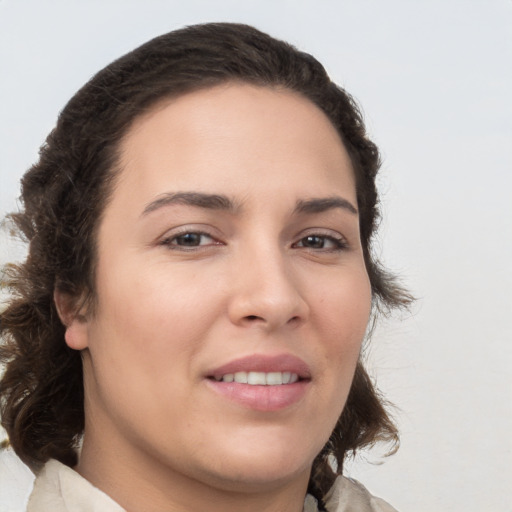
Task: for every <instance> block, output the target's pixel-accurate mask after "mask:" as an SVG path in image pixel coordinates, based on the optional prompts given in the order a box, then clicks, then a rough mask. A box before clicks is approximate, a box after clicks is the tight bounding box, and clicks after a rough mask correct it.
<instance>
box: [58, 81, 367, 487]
mask: <svg viewBox="0 0 512 512" xmlns="http://www.w3.org/2000/svg"><path fill="white" fill-rule="evenodd" d="M120 167H121V169H122V170H121V172H120V175H119V177H118V179H117V181H116V186H115V189H114V192H113V195H112V197H111V199H110V201H109V204H108V205H107V207H106V209H105V212H104V215H103V218H102V220H101V223H100V227H99V232H98V249H97V250H98V265H97V274H96V284H97V296H98V303H97V308H96V310H95V314H94V316H89V317H88V318H87V319H86V320H85V321H81V322H80V321H78V320H76V321H74V322H73V324H72V325H70V326H69V328H68V331H67V341H68V343H69V344H70V345H71V346H72V347H74V348H77V349H84V348H85V349H86V350H85V351H84V353H83V356H84V375H85V387H86V418H87V420H86V431H85V444H84V449H85V447H87V446H88V447H89V448H90V447H91V446H94V449H93V450H92V453H95V454H96V455H95V456H96V457H99V458H102V457H103V458H106V459H108V457H109V454H110V455H112V457H113V458H114V459H116V458H117V459H119V458H121V460H122V461H123V464H124V467H126V468H129V467H130V466H133V465H136V466H137V467H138V468H142V467H144V468H146V469H147V471H149V472H150V471H151V469H149V468H155V467H159V468H161V469H162V468H165V471H166V472H167V473H168V474H169V475H175V476H176V477H178V476H179V478H180V479H182V481H184V480H183V479H186V480H190V481H192V480H193V481H195V482H202V483H206V484H208V485H209V486H216V487H218V488H225V489H229V488H236V489H243V488H244V486H247V487H248V488H258V486H262V487H263V488H264V487H265V486H267V485H274V484H275V483H276V482H283V483H284V482H287V481H292V480H293V479H301V481H307V478H308V475H309V470H310V468H311V465H312V462H313V459H314V457H315V456H316V455H317V453H318V452H319V451H320V450H321V448H322V447H323V445H324V443H325V442H326V441H327V439H328V438H329V435H330V434H331V432H332V430H333V428H334V425H335V423H336V420H337V419H338V417H339V415H340V413H341V411H342V408H343V406H344V404H345V401H346V398H347V394H348V391H349V388H350V384H351V381H352V377H353V374H354V369H355V365H356V361H357V359H358V355H359V351H360V346H361V341H362V339H363V337H364V334H365V329H366V325H367V321H368V315H369V311H370V285H369V281H368V275H367V272H366V269H365V264H364V261H363V254H362V249H361V243H360V238H359V218H358V213H357V210H356V208H357V201H356V191H355V184H354V176H353V170H352V167H351V163H350V160H349V157H348V155H347V152H346V150H345V148H344V147H343V144H342V142H341V141H340V138H339V136H338V135H337V133H336V131H335V129H334V128H333V126H332V125H331V124H330V122H329V121H328V119H327V118H326V116H325V115H324V114H323V113H322V112H321V111H320V110H319V109H318V108H317V107H316V106H314V105H313V104H312V103H311V102H310V101H308V100H306V99H304V98H303V97H301V96H299V95H297V94H295V93H293V92H290V91H286V90H274V89H268V88H261V87H255V86H250V85H241V84H228V85H224V86H221V87H215V88H211V89H207V90H201V91H199V92H194V93H191V94H188V95H185V96H182V97H179V98H178V99H175V100H172V101H169V102H167V103H165V104H162V105H160V106H159V107H158V108H155V109H153V110H152V111H151V112H150V113H148V114H146V115H144V116H142V117H141V118H139V119H138V120H137V121H136V122H135V124H134V125H133V127H132V128H131V129H130V131H129V132H128V134H127V136H126V137H125V138H124V140H123V142H122V144H121V158H120ZM89 448H88V449H89ZM90 453H91V450H89V455H90ZM120 454H121V455H120ZM126 471H128V469H126ZM233 485H235V486H236V487H233Z"/></svg>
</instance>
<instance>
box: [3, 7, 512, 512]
mask: <svg viewBox="0 0 512 512" xmlns="http://www.w3.org/2000/svg"><path fill="white" fill-rule="evenodd" d="M203 21H243V22H247V23H250V24H253V25H255V26H257V27H258V28H261V29H263V30H265V31H267V32H269V33H271V34H272V35H274V36H277V37H280V38H283V39H286V40H288V41H290V42H292V43H294V44H296V45H297V46H299V47H300V48H301V49H304V50H306V51H308V52H310V53H312V54H313V55H315V56H316V57H317V58H319V60H321V61H322V62H323V63H324V64H325V66H326V67H327V69H328V71H329V72H330V73H331V75H332V76H333V78H334V79H335V80H336V81H338V82H339V83H340V84H341V85H343V86H345V87H346V88H347V89H348V90H349V91H350V92H351V93H353V94H354V95H355V97H356V98H357V99H358V100H359V101H360V103H361V104H362V106H363V110H364V112H365V117H366V120H367V123H368V126H369V129H370V132H371V134H372V136H373V137H374V139H375V140H376V142H377V143H378V144H379V146H380V147H381V149H382V152H383V156H384V165H383V170H382V176H381V178H380V189H381V191H382V200H383V209H384V215H385V217H384V222H383V224H382V229H381V236H380V249H381V250H382V255H383V259H384V261H385V262H386V263H387V264H388V265H389V266H390V267H391V268H392V269H394V270H395V271H398V272H399V273H400V274H402V276H403V277H404V280H405V282H406V283H407V285H408V286H409V287H410V288H411V289H412V291H413V293H414V294H415V295H416V296H417V297H418V298H419V300H418V303H417V304H416V306H415V308H414V309H413V313H412V314H407V315H403V316H402V317H399V318H397V317H395V318H392V319H390V320H387V321H386V322H383V323H382V324H381V326H380V327H379V329H378V330H377V332H376V334H375V336H374V340H373V344H372V346H371V349H370V350H369V358H370V363H371V366H372V373H373V374H374V375H375V376H376V377H377V378H378V381H379V384H380V387H381V389H382V390H383V392H384V393H385V394H386V396H387V397H388V398H389V399H390V400H391V401H392V402H394V403H395V404H397V406H398V409H397V410H396V416H397V419H398V422H399V425H400V427H401V431H402V447H401V449H400V450H399V452H398V453H397V454H396V455H395V456H393V457H391V458H389V459H387V460H386V461H385V463H384V464H383V465H379V464H375V463H376V462H377V463H379V462H381V461H382V457H381V455H382V450H381V451H379V450H376V451H371V452H369V453H366V454H364V455H363V456H361V457H359V458H358V459H357V460H356V461H355V462H353V463H352V464H349V466H348V468H347V469H348V470H349V473H350V474H351V475H352V476H354V477H356V478H358V479H360V480H361V481H363V483H364V484H365V485H366V486H367V487H368V488H369V489H370V490H371V491H372V492H374V493H375V494H377V495H381V496H382V497H384V498H385V499H387V500H388V501H390V502H391V503H392V504H393V505H394V506H396V507H397V508H398V509H399V510H401V511H415V512H432V511H465V512H472V511H475V512H476V511H479V512H480V511H483V510H485V511H491V510H492V511H510V510H512V498H511V497H510V482H511V481H512V469H511V466H512V464H511V459H512V453H511V452H512V441H511V436H510V433H511V432H512V385H511V378H510V373H511V363H512V329H511V321H510V320H511V316H512V299H511V288H512V271H511V264H510V262H511V260H512V199H511V197H512V2H511V1H509V0H480V1H474V0H443V1H441V0H430V1H426V0H425V1H419V0H418V1H412V0H410V1H406V0H402V1H400V0H385V1H383V0H360V1H356V0H346V1H344V0H338V1H329V0H320V1H318V0H317V1H316V2H314V1H312V0H302V1H300V0H295V1H291V0H274V1H269V0H259V1H251V0H246V1H227V0H225V1H223V0H219V1H215V0H214V1H207V0H204V1H200V0H189V1H188V2H186V3H185V2H183V1H174V0H166V1H164V0H161V1H157V0H145V1H142V0H139V1H134V0H122V1H121V0H118V1H115V0H101V1H100V0H91V1H85V0H84V1H78V0H75V1H71V0H66V1H64V0H61V1H58V0H53V1H52V0H0V140H1V145H0V215H1V216H3V215H4V214H5V212H7V211H10V210H13V209H15V208H16V206H17V203H16V199H15V198H16V197H17V195H18V181H19V178H20V176H21V174H22V173H23V172H24V170H25V169H26V168H27V167H29V166H30V164H31V163H32V162H34V161H35V159H36V156H37V150H38V147H39V145H40V144H41V143H42V142H43V140H44V138H45V136H46V134H47V133H48V132H49V130H50V129H51V128H52V126H53V124H54V122H55V119H56V116H57V114H58V112H59V110H60V109H61V108H62V107H63V106H64V104H65V102H66V101H67V100H68V99H69V98H70V96H71V95H72V94H73V93H74V92H75V91H76V90H77V88H78V87H80V86H81V85H82V84H83V83H84V82H85V81H86V80H87V79H88V78H89V77H90V76H91V75H92V74H93V73H94V72H95V71H97V70H99V69H100V68H101V67H103V66H104V65H106V64H107V63H108V62H110V61H111V60H112V59H114V58H116V57H118V56H120V55H121V54H123V53H125V52H126V51H128V50H130V49H132V48H134V47H135V46H137V45H138V44H140V43H142V42H144V41H146V40H147V39H149V38H151V37H153V36H156V35H159V34H161V33H164V32H167V31H169V30H171V29H173V28H177V27H180V26H183V25H185V24H191V23H197V22H203ZM20 254H21V252H20V249H19V247H17V246H16V245H15V244H12V243H8V241H7V238H6V236H5V233H4V234H2V235H1V236H0V263H1V262H5V261H7V260H10V259H13V258H16V257H19V255H20ZM367 461H370V462H371V463H372V464H368V462H367ZM29 490H30V477H29V473H28V471H27V470H26V469H25V468H23V467H22V466H21V465H20V464H19V463H18V462H17V461H16V460H15V459H14V458H13V457H12V455H11V454H9V453H4V454H3V455H2V456H1V457H0V511H1V512H7V511H9V512H11V511H15V510H19V509H21V505H20V503H22V502H23V500H24V499H25V496H26V494H27V492H28V491H29Z"/></svg>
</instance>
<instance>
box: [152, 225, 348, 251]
mask: <svg viewBox="0 0 512 512" xmlns="http://www.w3.org/2000/svg"><path fill="white" fill-rule="evenodd" d="M188 235H193V236H197V237H199V243H198V244H197V245H188V246H187V245H180V244H178V243H176V242H177V241H178V240H179V239H180V238H183V237H186V236H188ZM202 237H207V238H209V239H210V240H212V243H207V244H201V243H200V242H201V238H202ZM308 238H311V239H318V240H319V241H320V243H321V244H322V245H325V244H326V243H327V244H328V243H331V244H333V246H332V247H327V248H326V247H323V246H322V247H307V246H305V245H299V244H301V243H302V244H303V243H304V241H305V240H307V239H308ZM160 245H163V246H165V247H167V248H169V249H170V250H177V251H197V250H200V249H201V248H204V247H208V246H213V245H224V244H223V243H222V242H220V241H218V240H216V239H215V238H214V237H213V236H212V235H211V234H210V233H207V232H204V231H197V230H196V231H194V230H190V229H188V230H183V231H182V232H179V233H175V234H173V235H172V236H169V237H167V238H165V239H163V240H162V241H161V242H160ZM348 247H349V245H348V243H347V241H346V239H345V238H344V237H342V236H333V235H326V234H322V233H314V232H313V233H309V234H307V235H305V236H303V237H301V238H300V239H299V240H298V241H297V242H295V243H293V244H292V248H304V249H307V250H309V251H313V252H320V251H321V252H331V253H332V252H341V251H344V250H346V249H348Z"/></svg>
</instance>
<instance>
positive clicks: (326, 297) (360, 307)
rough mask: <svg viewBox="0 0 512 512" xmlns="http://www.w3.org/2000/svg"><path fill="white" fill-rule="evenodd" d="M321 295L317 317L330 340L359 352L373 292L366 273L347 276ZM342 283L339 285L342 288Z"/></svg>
mask: <svg viewBox="0 0 512 512" xmlns="http://www.w3.org/2000/svg"><path fill="white" fill-rule="evenodd" d="M332 283H333V284H331V285H330V286H329V289H325V290H323V291H322V293H319V294H318V295H317V301H316V302H317V304H318V306H317V308H316V313H315V314H316V315H317V316H318V317H319V320H318V321H319V322H321V324H322V325H323V328H324V330H325V333H326V335H327V336H328V339H330V340H338V341H337V344H339V345H343V346H345V347H346V348H347V349H348V348H350V347H351V346H356V348H357V349H359V347H360V345H361V343H362V340H363V338H364V335H365V332H366V328H367V325H368V320H369V316H370V310H371V288H370V283H369V280H368V277H367V274H366V272H365V271H364V272H363V271H359V272H354V273H347V275H346V276H344V278H343V279H339V280H333V281H332ZM338 283H339V284H338Z"/></svg>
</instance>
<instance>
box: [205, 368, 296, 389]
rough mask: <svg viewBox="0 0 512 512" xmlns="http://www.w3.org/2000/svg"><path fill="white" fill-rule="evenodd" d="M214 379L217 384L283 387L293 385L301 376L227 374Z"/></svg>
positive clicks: (248, 373) (252, 372) (272, 373)
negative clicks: (235, 383) (234, 383)
mask: <svg viewBox="0 0 512 512" xmlns="http://www.w3.org/2000/svg"><path fill="white" fill-rule="evenodd" d="M214 378H215V380H216V381H217V382H237V383H239V384H250V385H251V386H281V385H282V384H293V383H294V382H297V381H298V380H299V376H298V375H297V374H296V373H292V372H268V373H266V372H256V371H249V372H235V373H226V374H225V375H221V376H218V377H214Z"/></svg>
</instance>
